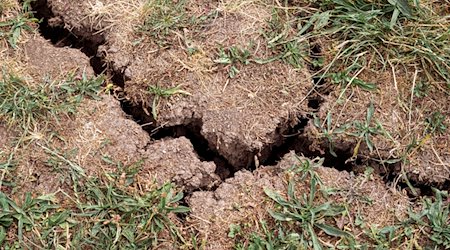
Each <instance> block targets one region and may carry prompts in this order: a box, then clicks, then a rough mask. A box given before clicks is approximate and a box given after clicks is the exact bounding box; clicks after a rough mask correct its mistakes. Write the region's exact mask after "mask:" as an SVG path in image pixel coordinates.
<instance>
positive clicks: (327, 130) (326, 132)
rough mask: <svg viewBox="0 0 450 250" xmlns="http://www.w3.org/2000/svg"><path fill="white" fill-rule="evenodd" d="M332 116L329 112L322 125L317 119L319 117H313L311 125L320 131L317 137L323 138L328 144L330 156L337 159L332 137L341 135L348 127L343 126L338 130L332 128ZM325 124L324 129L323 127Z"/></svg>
mask: <svg viewBox="0 0 450 250" xmlns="http://www.w3.org/2000/svg"><path fill="white" fill-rule="evenodd" d="M332 120H333V118H332V115H331V112H328V113H327V117H326V118H325V121H324V122H323V123H322V122H321V121H320V119H319V117H317V116H314V120H313V124H314V126H316V128H318V129H320V130H321V131H320V132H321V134H320V135H319V136H321V137H325V138H326V139H327V142H328V149H329V152H330V154H331V155H332V156H334V157H337V154H336V152H334V142H333V140H334V137H335V136H336V135H338V134H343V133H345V132H346V130H347V129H348V128H349V125H347V124H345V125H343V126H341V127H338V128H333V126H332ZM325 124H326V127H325Z"/></svg>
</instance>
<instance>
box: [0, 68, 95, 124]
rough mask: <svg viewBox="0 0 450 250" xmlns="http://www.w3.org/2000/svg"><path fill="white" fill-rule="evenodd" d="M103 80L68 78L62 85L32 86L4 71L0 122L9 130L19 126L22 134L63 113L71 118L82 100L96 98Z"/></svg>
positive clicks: (45, 82)
mask: <svg viewBox="0 0 450 250" xmlns="http://www.w3.org/2000/svg"><path fill="white" fill-rule="evenodd" d="M103 81H104V80H103V77H94V78H89V77H87V76H86V75H84V74H83V76H82V77H81V78H80V79H77V78H76V76H75V75H70V76H69V77H67V79H66V80H63V81H50V80H44V81H43V82H42V83H39V84H35V85H31V84H30V83H28V82H27V81H26V80H25V79H22V78H20V77H18V76H16V75H14V74H13V73H11V72H8V71H7V69H5V68H3V69H2V75H1V78H0V118H4V119H6V121H7V123H8V124H9V125H10V126H15V125H19V126H20V127H21V128H22V129H23V130H24V131H29V130H30V129H31V128H32V127H35V126H38V125H39V124H40V123H41V122H45V121H46V120H48V119H52V118H54V119H56V120H57V119H58V118H57V117H58V115H59V114H62V113H66V114H72V113H74V112H75V111H76V108H77V106H78V105H79V104H80V102H81V101H82V99H83V98H84V97H85V96H89V97H92V98H98V96H97V93H98V91H99V90H100V86H101V85H102V84H103Z"/></svg>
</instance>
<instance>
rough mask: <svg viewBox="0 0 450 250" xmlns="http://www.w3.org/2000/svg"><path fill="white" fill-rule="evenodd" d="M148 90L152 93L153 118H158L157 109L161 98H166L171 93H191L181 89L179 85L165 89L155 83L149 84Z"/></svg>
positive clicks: (171, 94)
mask: <svg viewBox="0 0 450 250" xmlns="http://www.w3.org/2000/svg"><path fill="white" fill-rule="evenodd" d="M148 92H149V93H150V94H152V95H153V102H152V115H153V119H155V120H157V119H158V110H159V104H160V102H161V98H168V97H170V96H173V95H191V93H189V92H187V91H184V90H182V89H181V85H179V86H176V87H173V88H167V89H165V88H162V87H160V86H157V85H151V86H149V87H148Z"/></svg>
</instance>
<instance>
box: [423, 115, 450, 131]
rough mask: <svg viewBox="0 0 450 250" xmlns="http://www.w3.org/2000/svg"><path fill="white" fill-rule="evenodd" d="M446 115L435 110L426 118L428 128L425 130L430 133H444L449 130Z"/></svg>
mask: <svg viewBox="0 0 450 250" xmlns="http://www.w3.org/2000/svg"><path fill="white" fill-rule="evenodd" d="M445 118H446V116H445V115H444V114H442V113H441V112H438V111H436V112H433V114H431V116H430V117H427V118H426V119H425V123H426V129H425V131H426V132H427V133H429V134H435V133H436V134H444V133H445V131H446V130H447V126H446V124H445Z"/></svg>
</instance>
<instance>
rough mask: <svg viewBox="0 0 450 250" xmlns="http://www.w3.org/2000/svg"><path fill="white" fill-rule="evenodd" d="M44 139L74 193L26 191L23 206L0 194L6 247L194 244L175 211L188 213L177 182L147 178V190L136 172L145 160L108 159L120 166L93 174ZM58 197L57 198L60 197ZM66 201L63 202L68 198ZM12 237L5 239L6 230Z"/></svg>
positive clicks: (51, 160)
mask: <svg viewBox="0 0 450 250" xmlns="http://www.w3.org/2000/svg"><path fill="white" fill-rule="evenodd" d="M42 143H43V142H39V143H38V144H37V145H39V146H41V147H42V149H43V150H44V151H45V152H46V153H47V154H48V156H49V161H47V164H48V165H51V167H52V168H53V169H54V170H56V171H57V172H58V173H59V174H60V175H66V176H67V177H68V178H66V180H65V181H64V184H63V185H65V186H66V187H67V188H68V189H70V187H72V190H71V191H70V193H66V191H67V189H64V190H66V191H63V190H60V191H58V192H56V193H54V194H48V195H43V196H40V197H37V198H33V197H32V196H31V194H27V196H26V197H25V200H24V201H23V202H20V204H18V203H16V202H14V201H13V200H12V199H10V198H9V197H7V195H6V194H4V193H2V192H0V206H1V207H2V209H1V210H0V243H1V242H2V241H3V243H4V245H3V246H11V247H12V246H15V247H18V248H38V249H67V248H70V249H72V248H74V249H84V248H94V249H145V248H157V247H158V246H161V244H165V245H166V246H168V245H172V246H173V247H175V248H178V246H180V247H181V246H185V245H190V243H189V242H187V241H186V240H185V239H184V238H183V236H182V234H181V232H180V231H179V229H178V228H177V226H176V225H175V224H174V219H173V218H174V217H171V216H173V215H174V214H178V213H187V212H189V208H188V207H185V206H181V205H179V202H180V200H181V199H182V198H183V193H182V192H179V191H178V190H177V189H176V188H175V187H174V185H173V184H171V183H165V184H163V185H158V184H156V183H155V182H153V183H152V181H149V182H147V184H150V186H146V188H145V190H142V186H140V185H141V183H137V179H136V175H137V173H138V172H139V169H140V167H141V166H142V161H139V162H136V163H134V164H130V165H124V164H122V163H120V162H115V161H113V160H112V159H110V158H109V157H107V156H105V157H103V161H104V162H106V163H108V164H110V165H111V166H112V167H115V169H113V171H111V172H105V173H104V174H103V175H101V176H99V177H94V176H88V175H87V174H86V173H85V171H84V168H83V167H82V166H80V165H78V164H77V163H76V162H74V161H73V160H71V157H74V154H73V153H71V152H67V153H64V152H60V151H59V150H57V149H54V148H52V147H50V146H48V145H44V144H42ZM57 197H58V198H57ZM63 201H64V202H63ZM10 230H16V231H17V233H16V234H14V232H13V234H11V233H10V235H14V236H15V237H14V238H13V239H5V237H6V232H8V231H10Z"/></svg>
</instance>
